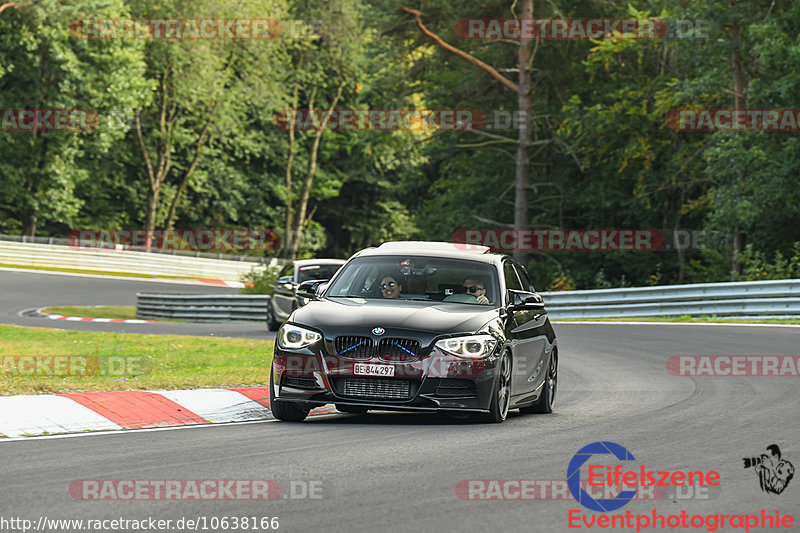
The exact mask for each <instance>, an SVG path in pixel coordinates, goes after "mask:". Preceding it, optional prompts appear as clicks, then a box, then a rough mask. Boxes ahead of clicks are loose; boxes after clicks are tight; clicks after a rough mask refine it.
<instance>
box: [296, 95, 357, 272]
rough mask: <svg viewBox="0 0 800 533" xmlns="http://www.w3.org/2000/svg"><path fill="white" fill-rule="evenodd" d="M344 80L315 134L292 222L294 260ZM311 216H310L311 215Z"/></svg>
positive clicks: (306, 220) (306, 222)
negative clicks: (324, 140)
mask: <svg viewBox="0 0 800 533" xmlns="http://www.w3.org/2000/svg"><path fill="white" fill-rule="evenodd" d="M344 84H345V82H344V80H342V81H340V82H339V87H338V88H337V89H336V96H335V97H334V98H333V102H331V105H330V107H329V108H328V110H327V111H326V112H325V115H324V116H323V117H322V123H321V124H319V128H318V129H317V131H316V132H315V134H314V142H313V144H312V146H311V154H310V157H309V160H308V171H307V172H306V178H305V180H303V190H302V191H301V193H300V198H299V200H298V201H297V213H296V215H295V218H294V222H293V223H292V234H293V235H292V242H291V247H290V249H289V259H291V260H292V261H294V260H295V259H296V258H297V252H298V250H299V248H300V240H301V236H302V231H303V228H305V226H306V224H308V218H306V212H307V210H308V200H309V198H310V197H311V186H312V185H313V184H314V178H315V177H316V175H317V159H318V157H319V145H320V143H321V142H322V134H323V133H324V132H325V124H326V123H327V122H328V117H329V116H330V114H331V113H332V112H333V110H334V109H336V104H338V103H339V99H340V98H341V97H342V90H343V89H344ZM309 218H310V217H309Z"/></svg>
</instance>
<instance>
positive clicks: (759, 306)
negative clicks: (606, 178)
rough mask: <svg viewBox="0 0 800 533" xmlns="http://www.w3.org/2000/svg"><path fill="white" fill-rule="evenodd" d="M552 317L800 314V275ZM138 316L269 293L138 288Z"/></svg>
mask: <svg viewBox="0 0 800 533" xmlns="http://www.w3.org/2000/svg"><path fill="white" fill-rule="evenodd" d="M541 295H542V297H543V298H544V301H545V304H546V306H547V312H548V314H549V315H550V317H551V318H553V319H567V318H615V317H638V316H641V317H647V316H681V315H691V316H702V315H716V316H719V317H731V318H735V317H752V316H800V280H791V279H789V280H778V281H748V282H740V283H699V284H695V285H666V286H660V287H640V288H632V289H602V290H591V291H564V292H543V293H541ZM136 296H137V302H138V303H137V309H136V316H137V317H139V318H183V319H187V320H225V319H234V320H258V321H264V320H266V313H267V306H268V302H269V296H267V295H216V294H215V295H204V296H193V295H191V296H190V295H183V294H151V293H139V294H137V295H136Z"/></svg>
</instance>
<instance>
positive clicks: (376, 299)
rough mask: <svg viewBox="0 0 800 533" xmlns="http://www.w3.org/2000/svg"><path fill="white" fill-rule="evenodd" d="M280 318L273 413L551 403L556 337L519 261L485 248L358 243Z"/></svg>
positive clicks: (460, 412)
mask: <svg viewBox="0 0 800 533" xmlns="http://www.w3.org/2000/svg"><path fill="white" fill-rule="evenodd" d="M298 294H302V295H305V296H307V297H310V298H312V301H311V302H310V303H309V304H308V305H306V306H304V307H301V308H299V309H297V310H296V311H294V312H293V313H292V314H291V316H290V317H289V319H288V321H287V322H286V323H285V324H284V325H283V326H282V327H281V328H280V330H279V332H278V336H277V340H276V342H275V353H274V357H273V361H272V367H271V370H270V401H271V408H272V412H273V414H274V415H275V417H276V418H278V419H280V420H287V421H301V420H304V419H305V418H306V416H308V412H309V411H310V410H311V409H313V408H314V407H319V406H322V405H325V404H330V403H333V404H335V405H336V408H337V409H338V410H339V411H342V412H347V413H364V412H366V411H367V410H370V409H373V410H402V411H421V412H436V411H439V412H447V413H450V414H453V415H454V416H466V415H469V414H473V413H474V414H479V415H481V416H482V417H483V418H484V419H486V420H488V421H492V422H502V421H503V420H505V418H506V416H507V414H508V411H509V409H519V410H520V411H521V412H523V413H550V412H552V410H553V405H554V402H555V396H556V389H557V385H558V343H557V340H556V335H555V332H554V331H553V327H552V326H551V324H550V321H549V319H548V317H547V312H546V311H545V309H544V304H543V302H542V298H541V297H540V296H539V295H538V294H536V293H535V292H534V288H533V285H532V284H531V282H530V279H529V277H528V274H527V273H526V272H525V269H524V268H523V267H522V266H521V265H519V264H518V263H516V262H515V261H514V260H513V259H511V258H510V257H508V256H505V255H500V254H495V253H491V252H490V251H489V249H488V248H486V247H482V246H472V245H469V246H468V245H459V244H453V243H435V242H389V243H385V244H383V245H381V246H379V247H377V248H368V249H366V250H362V251H360V252H358V253H356V254H355V255H354V256H353V257H351V258H350V260H349V261H348V262H347V263H346V264H345V265H344V266H343V267H342V268H341V269H340V270H339V271H338V272H337V273H336V275H335V276H334V277H333V278H332V279H331V280H330V282H329V283H323V282H317V281H307V282H305V283H304V284H302V285H301V286H300V287H299V289H298Z"/></svg>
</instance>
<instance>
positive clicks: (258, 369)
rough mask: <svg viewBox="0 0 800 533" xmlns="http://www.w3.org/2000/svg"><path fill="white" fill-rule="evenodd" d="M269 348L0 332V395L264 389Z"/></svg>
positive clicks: (237, 342)
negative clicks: (34, 363)
mask: <svg viewBox="0 0 800 533" xmlns="http://www.w3.org/2000/svg"><path fill="white" fill-rule="evenodd" d="M272 349H273V342H272V341H263V340H252V339H226V338H215V337H187V336H179V335H135V334H130V333H94V332H84V331H62V330H52V329H44V328H25V327H19V326H5V325H0V354H2V355H0V395H2V396H8V395H13V394H53V393H65V392H85V391H114V390H141V389H148V390H156V389H166V390H174V389H195V388H214V387H257V386H265V385H267V384H268V383H269V366H268V363H269V361H270V360H271V359H272ZM16 356H33V357H36V358H38V359H37V360H36V361H37V362H38V363H39V366H38V367H36V368H35V369H33V370H32V372H33V374H34V375H29V373H30V372H31V368H32V366H31V365H32V364H33V363H32V362H31V361H32V360H30V359H28V360H25V359H22V358H20V357H16ZM54 356H55V357H54ZM47 357H54V359H52V360H48V359H46V358H47ZM58 364H60V365H62V366H61V367H60V368H58V367H57V365H58ZM80 374H89V375H80Z"/></svg>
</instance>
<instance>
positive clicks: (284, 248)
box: [278, 83, 300, 259]
mask: <svg viewBox="0 0 800 533" xmlns="http://www.w3.org/2000/svg"><path fill="white" fill-rule="evenodd" d="M298 92H299V84H298V83H295V85H294V92H293V94H292V107H293V109H289V113H291V112H298V109H297V106H298V104H299V103H300V101H299V96H298ZM286 118H287V121H288V123H289V155H288V157H287V158H286V175H285V176H284V183H283V188H284V191H285V194H286V221H285V223H284V228H283V242H282V243H281V245H280V248H279V251H278V256H279V257H284V258H287V259H288V258H289V253H290V252H289V251H290V250H291V249H292V233H291V232H292V218H293V217H294V211H292V204H293V198H292V196H293V193H292V166H293V165H294V146H295V142H296V141H295V133H294V120H292V118H293V117H290V116H289V114H288V113H287V116H286Z"/></svg>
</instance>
